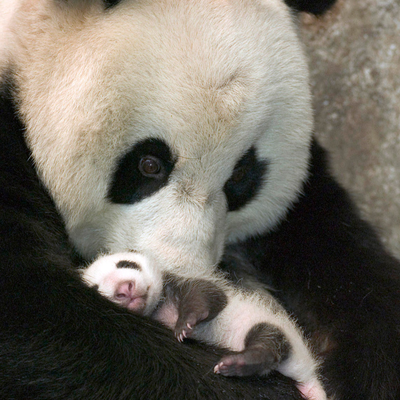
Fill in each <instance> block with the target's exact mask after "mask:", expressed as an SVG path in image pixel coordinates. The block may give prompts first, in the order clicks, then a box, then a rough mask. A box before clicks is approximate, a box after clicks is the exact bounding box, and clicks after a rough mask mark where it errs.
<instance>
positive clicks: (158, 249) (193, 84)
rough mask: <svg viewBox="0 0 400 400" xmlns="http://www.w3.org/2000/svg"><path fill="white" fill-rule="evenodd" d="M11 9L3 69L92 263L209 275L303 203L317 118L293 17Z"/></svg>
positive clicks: (251, 2) (44, 4) (240, 1)
mask: <svg viewBox="0 0 400 400" xmlns="http://www.w3.org/2000/svg"><path fill="white" fill-rule="evenodd" d="M8 2H10V3H12V5H13V7H12V10H13V12H12V13H11V12H10V13H9V16H8V22H7V28H6V33H7V38H8V39H7V44H6V45H4V43H3V44H1V46H2V48H0V67H2V66H3V68H4V65H7V66H10V65H11V66H12V70H13V72H14V80H15V82H16V88H17V91H16V93H17V96H18V105H19V111H20V114H21V118H22V120H23V121H24V124H25V126H26V138H27V141H28V143H29V146H30V148H31V151H32V155H33V159H34V161H35V164H36V167H37V169H38V172H39V174H40V176H41V178H42V179H43V181H44V183H45V184H46V186H47V187H48V188H49V190H50V192H51V194H52V196H53V197H54V199H55V201H56V204H57V206H58V208H59V210H60V212H61V214H62V216H63V218H64V219H65V222H66V226H67V229H68V232H69V234H70V237H71V239H72V240H73V242H74V244H75V245H76V246H77V248H78V249H79V250H80V251H81V252H82V254H83V255H85V256H86V257H92V256H94V255H95V254H97V253H98V252H100V251H112V252H114V251H124V250H137V251H139V252H142V253H145V254H149V255H152V256H153V257H156V259H157V260H158V262H160V263H161V264H162V265H163V266H164V267H166V268H173V269H174V268H184V267H188V268H191V269H192V268H202V267H205V268H208V267H209V266H210V265H214V264H215V263H216V262H217V261H218V260H219V258H220V256H221V254H222V251H223V247H224V244H225V243H227V242H233V241H235V240H238V239H243V238H246V237H249V236H251V235H255V234H257V233H261V232H265V231H268V230H270V229H271V228H273V227H274V226H275V225H276V224H277V223H278V222H279V220H280V219H281V218H282V217H283V216H284V215H285V213H286V211H287V209H288V207H290V205H291V204H292V203H293V202H294V201H295V200H296V198H297V197H298V194H299V192H300V190H301V187H302V182H303V181H304V179H305V177H306V174H307V162H308V154H309V143H310V136H311V133H310V132H311V130H312V115H311V106H310V96H309V87H308V76H307V68H306V63H305V61H304V56H303V54H302V50H301V46H300V44H299V41H298V38H297V36H296V29H295V27H294V25H293V22H292V19H291V16H290V13H289V11H288V9H287V7H286V6H285V5H284V3H283V1H281V0H229V1H227V0H121V1H119V2H115V3H116V4H113V5H112V6H110V4H109V3H110V2H104V1H102V0H85V1H83V0H82V1H77V0H76V1H75V0H74V1H61V0H57V1H56V0H8ZM6 3H7V2H6ZM105 3H108V5H107V4H105Z"/></svg>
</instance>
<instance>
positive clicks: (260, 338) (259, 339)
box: [214, 323, 291, 376]
mask: <svg viewBox="0 0 400 400" xmlns="http://www.w3.org/2000/svg"><path fill="white" fill-rule="evenodd" d="M290 350H291V348H290V344H289V342H288V340H287V339H286V337H285V335H284V334H283V332H282V331H281V330H280V329H279V328H277V327H275V326H273V325H270V324H267V323H261V324H258V325H255V326H253V328H251V330H250V331H249V333H248V334H247V336H246V340H245V348H244V350H242V351H240V352H232V353H230V354H228V355H226V356H224V357H223V358H222V359H221V360H220V361H219V362H218V364H217V365H216V366H215V368H214V372H216V373H218V374H221V375H224V376H249V375H261V374H262V375H264V374H268V373H269V372H270V371H272V370H274V369H276V368H277V367H278V365H279V364H280V363H281V362H282V361H284V360H286V359H287V358H288V356H289V354H290Z"/></svg>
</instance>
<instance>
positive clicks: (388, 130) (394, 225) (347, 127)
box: [300, 0, 400, 257]
mask: <svg viewBox="0 0 400 400" xmlns="http://www.w3.org/2000/svg"><path fill="white" fill-rule="evenodd" d="M300 30H301V35H302V37H303V41H304V43H305V46H306V51H307V53H308V56H309V60H310V61H309V63H310V70H311V84H312V91H313V95H314V111H315V133H316V135H317V137H318V138H319V139H320V142H321V143H322V144H323V145H324V147H325V148H327V149H328V150H329V151H330V155H331V161H332V169H333V172H334V175H335V176H336V177H337V178H338V179H339V181H340V182H341V183H342V184H343V185H344V186H345V187H346V188H347V189H348V190H349V191H350V193H351V194H352V196H353V198H354V199H355V201H356V202H357V203H358V205H359V206H360V208H361V211H362V215H363V217H364V218H365V219H367V220H369V221H370V222H372V223H373V224H374V225H375V226H376V227H377V229H378V232H379V233H380V234H381V236H382V238H383V241H384V242H385V244H386V245H387V246H388V247H389V248H390V249H391V251H392V252H393V253H395V254H396V255H397V256H398V257H400V0H339V1H338V2H337V4H336V5H335V7H334V8H333V9H332V10H331V11H329V12H328V13H327V14H325V15H324V16H323V17H319V18H316V17H312V16H310V15H308V14H302V15H301V16H300Z"/></svg>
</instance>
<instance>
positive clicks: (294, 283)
mask: <svg viewBox="0 0 400 400" xmlns="http://www.w3.org/2000/svg"><path fill="white" fill-rule="evenodd" d="M310 172H311V174H310V178H309V180H308V182H307V183H306V184H305V185H304V194H303V196H302V197H301V199H300V200H299V201H298V203H297V204H296V205H295V206H294V207H293V209H292V210H291V211H290V212H289V214H288V216H287V218H286V219H285V221H283V222H282V223H281V224H280V226H279V227H278V228H277V229H276V230H275V231H274V232H272V233H269V234H266V235H263V236H259V237H257V238H253V239H250V240H247V241H245V242H243V243H242V244H241V245H239V246H238V245H236V246H235V247H234V253H241V257H242V258H243V259H245V260H246V267H245V270H244V272H243V273H241V272H240V266H239V267H238V266H237V265H235V264H237V261H238V258H237V256H236V257H232V256H229V257H228V258H226V259H225V263H223V264H222V267H223V268H224V269H225V270H227V271H229V272H231V276H232V277H233V278H234V279H235V278H239V279H241V278H245V279H247V277H249V276H251V275H253V273H254V274H255V276H256V277H257V278H258V279H260V278H261V279H262V280H264V282H265V283H266V284H268V285H273V287H274V288H275V289H277V290H276V292H274V295H275V296H277V297H278V298H280V300H281V301H282V302H283V304H284V305H285V306H286V307H287V309H288V310H289V311H291V312H293V314H294V315H295V316H296V318H297V319H298V321H299V323H300V324H301V325H302V327H303V328H304V329H305V332H306V334H307V335H308V336H310V337H311V338H312V339H313V342H314V345H315V347H316V349H318V350H319V352H320V354H321V355H322V356H323V357H324V359H325V361H324V363H323V374H324V376H325V377H326V378H327V383H326V388H327V389H328V392H330V393H336V395H337V397H335V399H338V400H349V399H351V400H389V399H391V400H398V399H400V357H399V355H400V263H399V261H398V260H396V259H395V258H394V257H392V256H391V255H390V254H388V253H387V252H386V250H385V249H384V247H383V246H382V244H381V242H380V240H379V239H378V237H377V235H376V234H375V232H374V231H373V230H372V229H371V227H370V226H369V224H367V223H366V222H364V221H363V220H362V219H361V218H360V216H359V215H358V212H357V210H356V209H355V207H354V205H353V203H352V201H351V200H350V198H349V196H348V194H347V193H346V192H345V191H344V190H343V189H342V188H341V187H340V186H339V185H338V184H337V183H336V182H335V180H334V179H333V178H332V176H331V174H330V173H329V172H328V169H327V161H326V155H325V152H324V151H323V150H322V149H321V147H320V146H319V145H318V144H317V143H316V142H314V144H313V147H312V166H311V170H310ZM228 252H229V251H228ZM252 268H253V271H252Z"/></svg>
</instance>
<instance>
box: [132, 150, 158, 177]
mask: <svg viewBox="0 0 400 400" xmlns="http://www.w3.org/2000/svg"><path fill="white" fill-rule="evenodd" d="M138 167H139V171H140V172H141V174H142V175H144V176H147V177H149V178H157V177H158V176H159V175H160V173H161V172H162V169H163V164H162V161H161V160H160V159H159V158H157V157H155V156H151V155H147V156H144V157H142V158H141V159H140V161H139V166H138Z"/></svg>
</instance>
